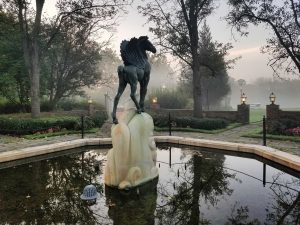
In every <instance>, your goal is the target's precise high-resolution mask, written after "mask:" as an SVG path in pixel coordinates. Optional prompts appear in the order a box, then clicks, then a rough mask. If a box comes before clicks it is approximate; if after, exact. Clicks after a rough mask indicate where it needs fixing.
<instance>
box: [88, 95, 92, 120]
mask: <svg viewBox="0 0 300 225" xmlns="http://www.w3.org/2000/svg"><path fill="white" fill-rule="evenodd" d="M88 104H89V108H88V115H89V116H90V115H92V113H93V105H92V104H93V100H92V98H91V97H89V98H88Z"/></svg>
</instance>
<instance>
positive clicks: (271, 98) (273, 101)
mask: <svg viewBox="0 0 300 225" xmlns="http://www.w3.org/2000/svg"><path fill="white" fill-rule="evenodd" d="M269 98H270V101H271V103H272V105H273V104H274V103H275V99H276V96H275V95H274V93H273V92H272V93H271V94H270V96H269Z"/></svg>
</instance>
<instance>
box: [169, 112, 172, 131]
mask: <svg viewBox="0 0 300 225" xmlns="http://www.w3.org/2000/svg"><path fill="white" fill-rule="evenodd" d="M169 135H170V136H172V122H171V113H169Z"/></svg>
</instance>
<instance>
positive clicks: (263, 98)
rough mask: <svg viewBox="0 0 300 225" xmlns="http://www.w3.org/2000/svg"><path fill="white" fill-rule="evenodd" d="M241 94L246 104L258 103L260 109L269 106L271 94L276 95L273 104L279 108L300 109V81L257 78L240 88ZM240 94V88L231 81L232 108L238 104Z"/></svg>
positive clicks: (234, 81)
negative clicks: (245, 98) (242, 93)
mask: <svg viewBox="0 0 300 225" xmlns="http://www.w3.org/2000/svg"><path fill="white" fill-rule="evenodd" d="M242 92H244V93H245V94H246V96H247V103H248V104H251V103H260V104H261V107H262V108H264V107H265V106H266V105H267V104H270V100H269V96H270V94H271V92H273V93H274V94H275V95H276V101H275V103H276V104H278V105H280V108H289V109H297V108H298V109H299V108H300V80H280V79H270V78H258V79H257V80H255V81H254V82H252V83H249V84H246V85H245V86H244V87H242ZM240 93H241V89H240V86H239V85H238V83H237V81H236V80H233V79H232V81H231V101H230V102H231V106H232V107H234V108H236V105H237V104H239V102H240Z"/></svg>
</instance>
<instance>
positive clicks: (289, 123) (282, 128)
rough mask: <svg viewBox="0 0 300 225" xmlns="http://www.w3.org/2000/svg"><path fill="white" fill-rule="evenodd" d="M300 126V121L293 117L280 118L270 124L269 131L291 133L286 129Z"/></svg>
mask: <svg viewBox="0 0 300 225" xmlns="http://www.w3.org/2000/svg"><path fill="white" fill-rule="evenodd" d="M299 126H300V121H298V120H293V119H280V120H277V121H272V122H271V123H269V126H268V133H270V134H279V135H280V134H282V135H290V134H289V132H286V130H288V129H290V128H295V127H299Z"/></svg>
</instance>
